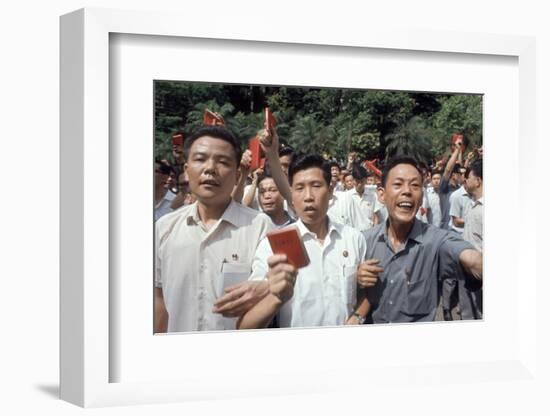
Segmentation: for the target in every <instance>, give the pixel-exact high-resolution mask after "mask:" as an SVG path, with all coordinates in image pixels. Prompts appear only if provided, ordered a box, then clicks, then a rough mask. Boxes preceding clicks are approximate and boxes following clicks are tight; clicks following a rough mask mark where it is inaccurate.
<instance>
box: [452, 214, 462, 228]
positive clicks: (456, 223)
mask: <svg viewBox="0 0 550 416" xmlns="http://www.w3.org/2000/svg"><path fill="white" fill-rule="evenodd" d="M453 225H454V226H455V227H459V228H464V218H460V217H453Z"/></svg>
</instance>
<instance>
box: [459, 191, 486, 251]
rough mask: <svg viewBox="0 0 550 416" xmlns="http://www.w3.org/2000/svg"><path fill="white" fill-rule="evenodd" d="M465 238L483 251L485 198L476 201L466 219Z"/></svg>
mask: <svg viewBox="0 0 550 416" xmlns="http://www.w3.org/2000/svg"><path fill="white" fill-rule="evenodd" d="M463 237H464V240H466V241H468V242H469V243H472V244H473V246H474V247H475V248H476V250H479V251H483V198H479V199H478V200H477V201H475V202H474V206H473V207H472V208H471V209H470V212H468V215H467V216H466V219H465V221H464V234H463Z"/></svg>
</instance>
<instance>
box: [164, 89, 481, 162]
mask: <svg viewBox="0 0 550 416" xmlns="http://www.w3.org/2000/svg"><path fill="white" fill-rule="evenodd" d="M481 104H482V99H481V96H477V95H458V94H457V95H449V94H429V93H414V92H413V93H407V92H398V91H370V90H369V91H365V90H358V89H335V88H307V87H299V88H294V87H274V86H254V85H225V84H207V83H189V82H176V81H156V82H155V154H156V155H157V156H160V157H163V158H167V157H169V155H170V153H171V141H170V137H171V135H172V134H173V133H175V132H176V131H183V132H184V133H185V134H187V135H188V134H190V133H191V132H192V131H194V130H195V129H196V128H198V127H199V126H200V125H201V124H202V117H203V112H204V109H205V108H209V109H210V110H212V111H217V112H219V113H220V114H222V116H223V117H224V119H225V122H226V126H227V127H228V128H229V129H230V130H231V131H232V132H233V133H234V134H235V135H236V136H237V137H238V139H239V140H240V142H241V145H242V147H243V148H245V147H246V146H247V143H248V141H249V140H250V138H252V137H254V136H255V135H256V134H257V132H258V130H260V129H261V128H262V126H263V108H264V107H265V106H269V107H270V108H271V110H272V111H273V114H274V115H275V117H276V119H277V131H278V133H279V136H280V138H281V141H282V142H285V143H287V144H289V145H291V146H292V147H294V148H295V149H296V150H297V151H299V152H302V153H305V152H312V153H319V154H326V155H327V156H329V157H332V158H335V159H336V160H339V161H340V162H342V163H343V162H344V161H345V160H346V156H347V153H348V152H350V151H353V152H356V153H357V154H358V155H359V157H361V158H368V159H373V158H378V159H380V160H384V159H387V158H388V157H390V156H392V155H394V154H398V153H407V154H410V155H413V156H415V157H417V158H419V159H421V160H424V161H426V162H430V161H432V160H433V158H434V157H439V156H441V155H443V154H444V153H445V152H447V151H448V148H449V146H448V144H449V140H450V137H451V135H452V134H453V133H457V132H463V133H464V134H466V135H467V136H468V138H469V139H470V141H471V142H473V144H475V145H478V146H479V145H481V141H482V113H481V111H482V107H481Z"/></svg>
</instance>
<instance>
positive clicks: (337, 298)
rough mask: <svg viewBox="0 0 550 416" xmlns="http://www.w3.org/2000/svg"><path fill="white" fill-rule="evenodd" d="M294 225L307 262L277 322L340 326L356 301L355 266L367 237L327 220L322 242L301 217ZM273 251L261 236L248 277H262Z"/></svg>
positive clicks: (363, 255) (362, 254)
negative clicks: (304, 249) (299, 235)
mask: <svg viewBox="0 0 550 416" xmlns="http://www.w3.org/2000/svg"><path fill="white" fill-rule="evenodd" d="M296 226H297V227H298V230H299V232H300V234H301V236H302V239H303V241H304V245H305V247H306V250H307V253H308V256H309V259H310V263H309V265H307V266H306V267H303V268H301V269H300V270H299V271H298V276H297V278H296V284H295V286H294V295H293V296H292V298H291V299H290V300H289V301H287V302H286V303H285V304H284V305H283V306H282V307H281V309H280V311H279V324H280V326H281V328H286V327H310V326H327V325H328V326H333V325H342V324H344V323H345V321H346V320H347V318H349V316H350V315H351V314H352V312H353V308H354V307H355V303H356V302H357V267H358V266H359V264H360V263H361V262H362V261H363V259H364V257H365V254H366V250H367V244H366V240H365V238H364V237H363V235H362V234H361V233H360V232H359V231H357V230H355V229H353V228H351V227H348V226H345V225H343V224H339V223H337V222H333V221H330V220H329V225H328V227H329V228H328V234H327V236H326V238H325V240H324V242H323V243H322V244H321V243H320V242H319V240H317V236H316V235H315V234H314V233H312V232H310V231H309V230H308V229H307V228H306V226H305V225H304V224H303V223H302V221H301V220H298V222H297V223H296ZM272 253H273V252H272V251H271V246H270V245H269V241H268V240H267V239H264V240H263V241H262V242H261V243H260V245H259V247H258V250H257V252H256V256H255V258H254V263H253V265H252V269H253V270H252V275H251V276H250V279H251V280H262V279H264V278H265V276H266V274H267V272H268V266H267V258H268V257H269V256H271V255H272Z"/></svg>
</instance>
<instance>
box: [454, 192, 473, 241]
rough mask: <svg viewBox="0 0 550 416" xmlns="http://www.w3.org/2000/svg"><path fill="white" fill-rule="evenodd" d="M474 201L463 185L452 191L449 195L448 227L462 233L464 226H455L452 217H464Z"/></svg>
mask: <svg viewBox="0 0 550 416" xmlns="http://www.w3.org/2000/svg"><path fill="white" fill-rule="evenodd" d="M473 204H474V201H473V199H472V197H471V196H470V194H468V192H466V189H464V186H461V187H460V188H458V189H457V190H456V191H454V192H453V193H452V194H451V196H450V197H449V216H450V220H449V228H450V229H452V230H455V231H456V232H457V233H460V234H462V233H463V232H464V227H457V226H455V225H454V224H453V217H457V218H462V219H464V218H466V215H468V212H470V208H472V206H473Z"/></svg>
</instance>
